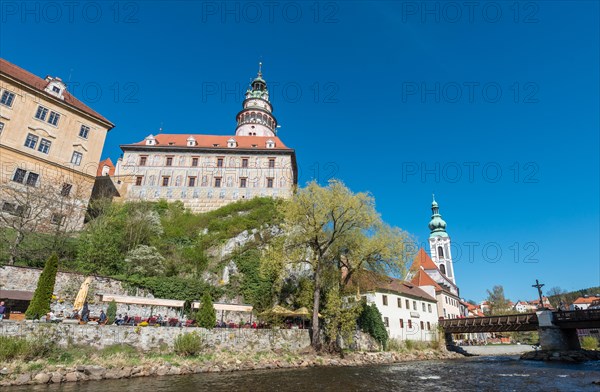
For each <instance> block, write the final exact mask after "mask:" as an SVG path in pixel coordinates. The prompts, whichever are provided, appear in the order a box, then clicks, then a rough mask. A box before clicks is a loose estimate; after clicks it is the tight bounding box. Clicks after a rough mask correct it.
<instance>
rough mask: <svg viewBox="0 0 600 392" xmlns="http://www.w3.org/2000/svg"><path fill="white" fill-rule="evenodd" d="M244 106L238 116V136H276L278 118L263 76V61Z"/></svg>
mask: <svg viewBox="0 0 600 392" xmlns="http://www.w3.org/2000/svg"><path fill="white" fill-rule="evenodd" d="M242 106H243V109H242V111H240V112H239V113H238V114H237V117H236V119H237V128H236V130H235V134H236V136H265V137H274V136H276V134H277V120H276V119H275V116H273V106H272V105H271V102H270V101H269V90H268V89H267V82H266V81H265V80H264V79H263V77H262V63H259V64H258V75H257V76H256V78H254V80H253V81H252V83H250V87H249V88H248V90H247V91H246V99H244V102H243V104H242Z"/></svg>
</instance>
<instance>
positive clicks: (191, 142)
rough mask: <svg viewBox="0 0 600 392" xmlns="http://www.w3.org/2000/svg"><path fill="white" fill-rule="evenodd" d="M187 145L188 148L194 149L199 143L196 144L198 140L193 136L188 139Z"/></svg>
mask: <svg viewBox="0 0 600 392" xmlns="http://www.w3.org/2000/svg"><path fill="white" fill-rule="evenodd" d="M187 145H188V147H194V146H197V145H198V143H196V139H195V138H194V137H193V136H190V137H188V138H187Z"/></svg>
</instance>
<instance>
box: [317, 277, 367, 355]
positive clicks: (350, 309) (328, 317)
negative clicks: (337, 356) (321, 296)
mask: <svg viewBox="0 0 600 392" xmlns="http://www.w3.org/2000/svg"><path fill="white" fill-rule="evenodd" d="M361 311H362V306H361V303H360V302H359V303H348V302H344V301H343V299H342V296H341V294H340V290H339V287H338V286H334V287H333V288H332V289H331V290H328V291H327V296H326V298H325V308H324V310H323V316H324V318H325V326H324V329H325V336H326V337H327V339H328V343H329V348H330V351H339V350H341V344H340V343H341V340H343V341H344V342H345V343H346V347H347V345H348V344H349V343H351V342H352V338H353V335H354V331H356V320H357V318H358V316H359V314H360V313H361Z"/></svg>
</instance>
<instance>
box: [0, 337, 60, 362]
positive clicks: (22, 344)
mask: <svg viewBox="0 0 600 392" xmlns="http://www.w3.org/2000/svg"><path fill="white" fill-rule="evenodd" d="M54 347H55V346H54V344H53V343H52V342H49V341H46V340H44V339H42V338H35V339H25V338H20V337H14V336H0V362H8V361H11V360H15V359H21V360H24V361H31V360H34V359H36V358H43V357H46V356H48V355H49V354H50V353H51V352H52V351H53V350H54Z"/></svg>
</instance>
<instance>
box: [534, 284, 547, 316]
mask: <svg viewBox="0 0 600 392" xmlns="http://www.w3.org/2000/svg"><path fill="white" fill-rule="evenodd" d="M531 287H535V288H536V289H537V290H538V295H539V296H540V310H544V309H545V307H544V298H543V297H542V287H544V284H543V283H540V282H539V281H538V280H537V279H536V280H535V284H533V285H531Z"/></svg>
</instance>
